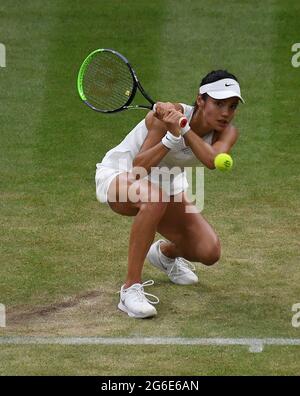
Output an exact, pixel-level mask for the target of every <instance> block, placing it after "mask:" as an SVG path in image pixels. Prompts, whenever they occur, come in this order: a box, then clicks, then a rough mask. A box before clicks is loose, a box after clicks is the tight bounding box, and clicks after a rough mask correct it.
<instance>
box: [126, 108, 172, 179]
mask: <svg viewBox="0 0 300 396" xmlns="http://www.w3.org/2000/svg"><path fill="white" fill-rule="evenodd" d="M145 122H146V127H147V129H148V134H147V136H146V139H145V140H144V143H143V145H142V147H141V149H140V151H139V152H138V154H137V155H136V157H135V158H134V160H133V168H134V167H143V168H145V169H146V171H147V173H149V172H150V170H151V167H154V166H157V165H158V164H159V162H160V161H161V160H162V159H163V157H164V156H165V155H166V154H167V153H168V152H169V149H168V148H167V147H166V146H164V145H163V144H162V142H161V140H162V138H163V137H164V136H165V134H166V132H167V128H166V125H165V124H164V123H163V122H162V121H160V120H159V119H158V118H157V117H155V116H154V113H153V112H149V113H148V114H147V116H146V119H145Z"/></svg>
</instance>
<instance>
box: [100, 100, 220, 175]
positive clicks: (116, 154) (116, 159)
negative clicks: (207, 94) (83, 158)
mask: <svg viewBox="0 0 300 396" xmlns="http://www.w3.org/2000/svg"><path fill="white" fill-rule="evenodd" d="M181 105H182V107H183V109H184V115H185V116H186V117H187V119H188V120H189V121H190V120H191V118H192V115H193V110H194V107H193V106H189V105H186V104H183V103H181ZM147 134H148V129H147V127H146V123H145V119H143V120H142V121H141V122H140V123H139V124H137V126H136V127H135V128H134V129H133V130H132V131H131V132H130V133H129V134H128V135H127V136H126V137H125V138H124V139H123V140H122V142H121V143H120V144H118V145H117V146H116V147H114V148H112V149H111V150H109V151H108V152H107V153H106V155H105V156H104V158H103V159H102V162H100V163H98V164H97V165H96V166H97V168H98V167H100V166H101V165H104V166H107V167H110V168H115V169H121V170H124V171H130V170H131V169H132V163H133V160H134V158H135V157H136V155H137V154H138V152H139V151H140V148H141V147H142V144H143V143H144V140H145V139H146V137H147ZM202 139H203V140H204V141H205V142H206V143H208V144H212V140H213V132H210V133H208V134H207V135H205V136H203V137H202ZM196 165H200V161H199V160H198V159H197V158H196V157H195V155H194V153H193V151H192V150H191V148H190V147H187V146H186V144H185V141H184V139H182V146H181V147H180V148H179V150H178V151H176V152H175V151H173V150H170V151H169V152H168V153H167V154H166V156H165V157H164V158H163V159H162V160H161V161H160V163H159V164H158V165H157V167H158V168H161V167H164V168H169V169H171V168H173V167H179V168H181V172H183V168H184V167H185V166H196Z"/></svg>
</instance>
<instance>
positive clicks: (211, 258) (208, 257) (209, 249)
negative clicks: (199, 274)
mask: <svg viewBox="0 0 300 396" xmlns="http://www.w3.org/2000/svg"><path fill="white" fill-rule="evenodd" d="M201 256H202V258H201V260H200V261H201V263H202V264H204V265H207V266H210V265H214V264H216V263H217V262H218V261H219V260H220V257H221V244H220V241H219V239H218V238H216V239H215V240H213V241H211V242H210V243H209V244H208V246H206V249H205V251H203V252H202V254H201Z"/></svg>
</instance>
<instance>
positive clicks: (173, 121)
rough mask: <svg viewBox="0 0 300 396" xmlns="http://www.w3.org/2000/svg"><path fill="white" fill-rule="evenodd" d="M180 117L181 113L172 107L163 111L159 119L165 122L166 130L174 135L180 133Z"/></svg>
mask: <svg viewBox="0 0 300 396" xmlns="http://www.w3.org/2000/svg"><path fill="white" fill-rule="evenodd" d="M180 118H182V113H181V112H180V111H177V110H175V109H174V108H173V109H171V110H169V111H165V113H164V115H163V117H162V119H161V121H162V122H164V123H165V125H166V127H167V129H168V131H170V132H171V133H172V134H173V135H174V136H180V135H181V128H180V126H179V120H180Z"/></svg>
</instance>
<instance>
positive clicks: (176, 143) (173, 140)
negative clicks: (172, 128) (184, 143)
mask: <svg viewBox="0 0 300 396" xmlns="http://www.w3.org/2000/svg"><path fill="white" fill-rule="evenodd" d="M181 140H182V136H178V137H177V136H174V135H173V134H172V133H171V132H169V131H168V132H167V133H166V134H165V136H164V137H163V138H162V139H161V142H162V144H163V145H164V146H166V147H167V148H168V149H170V150H178V149H179V147H180V146H181V145H180V143H181Z"/></svg>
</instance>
